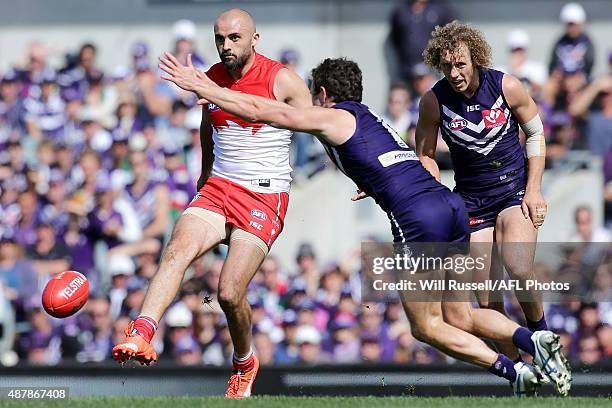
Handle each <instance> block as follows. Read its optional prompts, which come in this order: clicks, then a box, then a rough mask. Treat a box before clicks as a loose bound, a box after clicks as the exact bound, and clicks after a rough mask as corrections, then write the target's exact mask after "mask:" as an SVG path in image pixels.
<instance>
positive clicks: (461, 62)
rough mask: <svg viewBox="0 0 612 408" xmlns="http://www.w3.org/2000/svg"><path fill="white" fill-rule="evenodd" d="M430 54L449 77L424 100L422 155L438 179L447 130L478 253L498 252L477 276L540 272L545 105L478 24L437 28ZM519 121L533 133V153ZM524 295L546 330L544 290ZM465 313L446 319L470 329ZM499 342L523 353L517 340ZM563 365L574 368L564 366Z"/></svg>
mask: <svg viewBox="0 0 612 408" xmlns="http://www.w3.org/2000/svg"><path fill="white" fill-rule="evenodd" d="M423 55H424V57H425V62H426V63H427V64H428V65H429V66H431V67H432V68H434V69H436V70H438V71H441V72H442V73H443V74H444V78H442V79H441V80H440V81H438V82H437V83H436V84H435V85H434V87H433V88H432V89H431V90H430V91H429V92H427V94H425V95H424V96H423V98H422V100H421V104H420V109H419V121H418V125H417V128H416V135H415V138H416V151H417V155H418V156H419V158H420V159H421V162H422V163H423V165H424V166H425V168H426V169H427V170H429V172H430V173H431V174H432V175H433V176H434V177H435V178H436V179H438V180H439V178H440V172H439V170H438V166H437V164H436V161H435V152H436V143H437V139H438V130H440V132H441V133H442V137H443V139H444V141H445V142H446V143H447V144H448V146H449V149H450V153H451V158H452V162H453V168H454V170H455V181H456V188H455V192H457V193H458V194H459V195H460V196H461V197H462V198H463V200H464V202H465V205H466V208H467V211H468V216H469V227H470V230H471V236H470V242H471V243H472V250H473V251H474V252H478V253H475V254H474V255H475V256H478V255H479V254H482V253H485V254H487V253H488V254H492V256H488V257H487V259H488V260H489V261H490V264H489V265H488V267H487V268H485V269H484V270H483V271H482V272H484V273H483V275H484V276H480V277H478V279H480V280H484V279H487V278H488V275H489V274H490V275H492V276H496V277H499V276H503V269H502V265H501V264H503V266H505V267H506V269H507V271H508V273H509V274H510V276H512V277H514V278H515V279H519V280H523V281H524V280H527V279H533V277H534V270H533V260H534V255H535V242H536V240H537V234H538V228H539V227H540V226H542V224H543V222H544V219H545V217H546V210H547V204H546V201H545V200H544V198H543V197H542V193H541V191H540V187H541V181H542V173H543V171H544V156H545V150H546V146H545V142H544V128H543V125H542V121H541V119H540V117H539V115H538V107H537V106H536V104H535V102H534V101H533V99H532V98H531V97H530V96H529V95H528V93H527V91H526V90H525V88H524V87H523V85H522V84H521V82H520V81H519V80H518V79H517V78H515V77H513V76H511V75H507V74H504V73H503V72H500V71H496V70H494V69H490V68H488V67H489V66H490V65H491V48H490V46H489V44H488V43H487V42H486V40H485V38H484V36H483V34H482V33H481V32H480V31H479V30H477V29H476V28H474V27H471V26H469V25H467V24H463V23H460V22H458V21H453V22H451V23H449V24H446V25H444V26H439V27H436V29H435V30H434V31H433V33H432V37H431V40H430V41H429V44H428V45H427V47H426V49H425V51H424V53H423ZM519 127H520V128H521V129H522V130H523V132H524V133H525V137H526V149H525V150H526V157H525V154H524V153H523V148H522V146H521V144H520V142H519ZM493 242H496V243H497V245H495V246H494V245H493ZM498 249H499V252H498ZM500 258H501V264H500V262H499V260H500ZM490 295H493V294H489V293H486V292H481V293H478V298H479V302H480V304H481V306H486V307H491V308H493V309H495V310H498V311H499V312H501V313H504V304H503V299H500V300H496V299H489V297H490ZM493 300H495V301H493ZM519 301H520V303H521V307H522V309H523V312H524V313H525V317H526V319H527V327H529V329H530V330H533V331H537V330H546V329H547V325H546V319H545V317H544V309H543V307H542V301H541V299H540V298H539V296H538V294H537V292H536V291H535V290H532V291H527V292H525V293H521V295H520V296H519ZM466 314H467V310H459V311H458V313H457V314H449V315H448V316H447V319H448V321H449V322H451V323H452V324H453V325H455V326H457V327H462V328H464V329H465V330H468V331H470V330H471V328H470V327H469V325H467V324H466V322H469V319H467V320H466ZM498 346H499V347H500V349H501V350H503V351H504V352H506V353H507V354H508V355H510V356H511V357H513V358H514V359H520V356H519V355H518V352H517V351H516V349H514V348H513V347H512V345H511V344H498ZM560 369H562V370H564V371H567V368H566V367H565V366H563V367H560ZM559 381H561V380H559ZM557 386H558V387H561V388H563V387H565V386H566V385H565V384H560V383H558V384H557Z"/></svg>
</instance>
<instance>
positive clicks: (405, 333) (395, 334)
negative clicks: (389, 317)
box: [389, 321, 417, 363]
mask: <svg viewBox="0 0 612 408" xmlns="http://www.w3.org/2000/svg"><path fill="white" fill-rule="evenodd" d="M389 337H390V338H391V339H392V340H393V341H394V342H395V347H394V353H393V361H394V362H396V363H408V362H410V361H412V358H413V354H414V350H415V348H416V344H417V340H416V339H415V338H414V337H413V336H412V332H411V331H410V323H409V322H408V321H397V322H395V323H393V324H392V325H391V327H390V328H389Z"/></svg>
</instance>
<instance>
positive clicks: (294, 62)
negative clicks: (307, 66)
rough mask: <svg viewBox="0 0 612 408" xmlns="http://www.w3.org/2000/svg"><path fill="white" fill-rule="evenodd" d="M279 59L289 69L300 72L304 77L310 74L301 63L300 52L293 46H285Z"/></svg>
mask: <svg viewBox="0 0 612 408" xmlns="http://www.w3.org/2000/svg"><path fill="white" fill-rule="evenodd" d="M278 60H279V62H280V63H281V64H283V65H285V67H287V69H290V70H291V71H293V72H295V73H296V74H298V75H299V76H300V77H301V78H302V79H306V78H307V77H308V74H307V73H306V72H305V71H304V69H303V68H302V66H301V64H300V60H301V58H300V53H299V52H298V51H297V50H296V49H295V48H293V47H285V48H283V49H282V50H281V52H280V55H279V57H278Z"/></svg>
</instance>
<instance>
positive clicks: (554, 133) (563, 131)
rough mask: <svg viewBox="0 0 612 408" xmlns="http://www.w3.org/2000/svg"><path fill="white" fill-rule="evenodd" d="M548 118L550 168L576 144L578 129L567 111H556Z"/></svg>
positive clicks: (547, 139)
mask: <svg viewBox="0 0 612 408" xmlns="http://www.w3.org/2000/svg"><path fill="white" fill-rule="evenodd" d="M547 119H548V120H547V122H548V125H549V126H550V131H549V132H548V135H547V137H546V161H547V167H549V168H550V167H554V165H555V163H558V162H559V160H561V159H563V158H565V157H566V155H567V153H568V151H569V150H570V149H571V148H572V147H573V146H574V145H575V144H576V143H575V142H576V137H577V130H576V126H575V124H574V121H573V120H572V117H571V116H570V115H568V114H567V113H565V112H556V113H554V114H552V115H551V116H550V117H548V118H547Z"/></svg>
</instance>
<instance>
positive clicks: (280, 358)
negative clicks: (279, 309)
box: [274, 309, 299, 364]
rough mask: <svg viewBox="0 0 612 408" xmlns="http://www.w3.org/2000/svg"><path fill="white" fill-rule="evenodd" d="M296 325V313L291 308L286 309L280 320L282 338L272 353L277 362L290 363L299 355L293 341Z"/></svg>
mask: <svg viewBox="0 0 612 408" xmlns="http://www.w3.org/2000/svg"><path fill="white" fill-rule="evenodd" d="M297 327H298V326H297V314H296V313H295V311H293V310H292V309H286V310H285V311H284V313H283V320H282V328H283V339H282V341H281V342H279V343H278V344H277V346H276V351H275V353H274V361H275V362H276V363H277V364H292V363H295V362H296V361H297V359H298V355H299V348H298V345H297V343H296V341H295V334H296V332H297Z"/></svg>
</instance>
